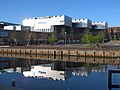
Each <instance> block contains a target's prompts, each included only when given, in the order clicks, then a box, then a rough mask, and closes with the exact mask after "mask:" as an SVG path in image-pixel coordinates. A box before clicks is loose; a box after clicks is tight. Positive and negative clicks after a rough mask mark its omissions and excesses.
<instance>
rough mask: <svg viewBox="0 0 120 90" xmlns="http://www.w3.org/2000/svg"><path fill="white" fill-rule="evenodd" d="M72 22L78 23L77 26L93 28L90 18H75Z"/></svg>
mask: <svg viewBox="0 0 120 90" xmlns="http://www.w3.org/2000/svg"><path fill="white" fill-rule="evenodd" d="M72 23H76V28H90V29H91V28H92V21H91V20H90V19H87V18H85V19H74V20H72Z"/></svg>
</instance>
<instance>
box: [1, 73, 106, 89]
mask: <svg viewBox="0 0 120 90" xmlns="http://www.w3.org/2000/svg"><path fill="white" fill-rule="evenodd" d="M13 78H14V79H15V80H16V86H17V87H19V88H24V89H26V90H78V89H79V90H107V74H106V73H100V72H99V73H97V72H94V73H92V74H90V75H89V76H88V77H80V76H75V77H71V78H69V79H67V80H66V81H59V80H55V81H54V80H48V79H45V78H32V77H24V76H23V75H22V74H20V73H3V74H1V75H0V84H2V85H7V86H10V83H11V82H10V81H11V80H12V79H13Z"/></svg>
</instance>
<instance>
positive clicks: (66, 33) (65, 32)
mask: <svg viewBox="0 0 120 90" xmlns="http://www.w3.org/2000/svg"><path fill="white" fill-rule="evenodd" d="M66 34H67V32H65V44H66Z"/></svg>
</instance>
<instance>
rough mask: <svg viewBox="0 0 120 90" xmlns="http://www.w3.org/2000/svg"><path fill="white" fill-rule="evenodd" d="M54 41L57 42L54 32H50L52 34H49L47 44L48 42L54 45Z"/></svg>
mask: <svg viewBox="0 0 120 90" xmlns="http://www.w3.org/2000/svg"><path fill="white" fill-rule="evenodd" d="M56 41H57V38H56V37H55V32H52V33H51V36H50V37H48V42H49V43H54V42H56Z"/></svg>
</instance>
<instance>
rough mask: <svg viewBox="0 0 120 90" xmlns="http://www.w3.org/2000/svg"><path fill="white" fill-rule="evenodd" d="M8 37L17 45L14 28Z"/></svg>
mask: <svg viewBox="0 0 120 90" xmlns="http://www.w3.org/2000/svg"><path fill="white" fill-rule="evenodd" d="M10 39H11V40H12V41H13V43H14V45H17V33H16V30H15V29H14V30H13V31H12V32H11V34H10Z"/></svg>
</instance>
